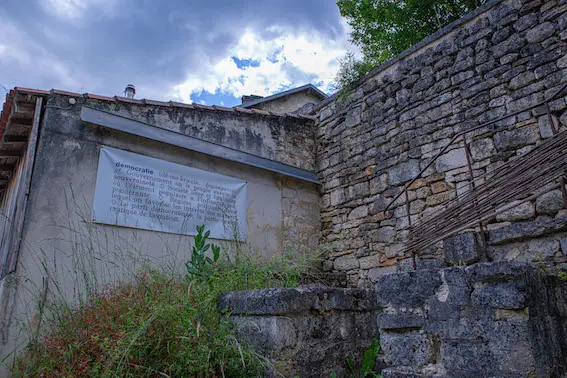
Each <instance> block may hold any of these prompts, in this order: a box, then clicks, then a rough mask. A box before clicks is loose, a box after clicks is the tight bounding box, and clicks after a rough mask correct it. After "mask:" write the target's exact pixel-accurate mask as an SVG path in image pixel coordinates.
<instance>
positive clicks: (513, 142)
mask: <svg viewBox="0 0 567 378" xmlns="http://www.w3.org/2000/svg"><path fill="white" fill-rule="evenodd" d="M538 139H539V132H538V130H537V129H536V128H534V127H530V126H527V127H522V128H520V129H515V130H511V131H507V130H505V131H500V132H498V133H496V134H494V146H495V147H496V149H497V150H498V151H505V150H508V149H513V148H518V147H523V146H525V145H527V144H532V143H535V142H537V140H538Z"/></svg>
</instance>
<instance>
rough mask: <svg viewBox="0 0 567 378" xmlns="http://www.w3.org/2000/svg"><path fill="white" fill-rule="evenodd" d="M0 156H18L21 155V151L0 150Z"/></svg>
mask: <svg viewBox="0 0 567 378" xmlns="http://www.w3.org/2000/svg"><path fill="white" fill-rule="evenodd" d="M0 157H3V158H19V157H22V151H15V150H10V151H0Z"/></svg>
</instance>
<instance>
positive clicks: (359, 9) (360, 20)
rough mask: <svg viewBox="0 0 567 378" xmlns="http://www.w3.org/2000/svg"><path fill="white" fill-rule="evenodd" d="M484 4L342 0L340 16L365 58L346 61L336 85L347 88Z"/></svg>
mask: <svg viewBox="0 0 567 378" xmlns="http://www.w3.org/2000/svg"><path fill="white" fill-rule="evenodd" d="M485 2H486V0H339V1H338V2H337V5H338V6H339V10H340V12H341V15H342V16H343V17H345V18H346V19H347V20H348V23H349V25H350V26H351V27H352V33H351V39H352V42H353V43H354V44H355V45H357V46H359V47H360V49H361V51H362V54H363V58H362V60H356V59H352V57H350V58H349V57H347V58H344V59H343V61H342V63H343V64H342V65H341V72H339V74H338V75H337V83H338V84H339V85H341V84H342V85H343V86H344V82H345V81H348V76H349V75H350V76H353V75H356V73H357V72H358V73H360V71H361V70H360V68H361V67H374V66H377V65H379V64H380V63H382V62H384V61H386V60H388V59H390V58H393V57H394V56H396V55H398V54H400V53H401V52H403V51H404V50H406V49H408V48H410V47H411V46H413V45H414V44H416V43H418V42H419V41H421V40H422V39H424V38H425V37H427V36H428V35H430V34H432V33H434V32H435V31H436V30H438V29H441V28H442V27H444V26H446V25H448V24H450V23H451V22H453V21H455V20H457V19H459V18H460V17H462V16H464V15H465V14H466V13H468V12H470V11H472V10H474V9H476V8H478V7H479V6H480V5H482V4H484V3H485ZM349 67H350V69H349ZM367 72H368V71H366V72H364V73H367ZM364 73H363V74H364ZM357 77H360V76H357Z"/></svg>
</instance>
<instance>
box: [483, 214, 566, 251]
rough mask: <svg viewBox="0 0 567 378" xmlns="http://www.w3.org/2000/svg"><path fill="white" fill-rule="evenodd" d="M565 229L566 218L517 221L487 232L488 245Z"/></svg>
mask: <svg viewBox="0 0 567 378" xmlns="http://www.w3.org/2000/svg"><path fill="white" fill-rule="evenodd" d="M566 230H567V218H555V219H546V220H533V221H525V222H517V223H513V224H511V225H508V226H504V227H501V228H498V229H495V230H491V231H489V232H488V242H489V244H490V245H500V244H507V243H513V242H518V241H522V240H525V239H531V238H536V237H540V236H543V235H546V234H553V233H556V232H559V231H566Z"/></svg>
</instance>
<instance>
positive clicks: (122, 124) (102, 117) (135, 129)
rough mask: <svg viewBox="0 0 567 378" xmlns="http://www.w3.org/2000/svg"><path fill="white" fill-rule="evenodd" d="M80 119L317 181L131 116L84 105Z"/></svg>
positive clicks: (293, 169)
mask: <svg viewBox="0 0 567 378" xmlns="http://www.w3.org/2000/svg"><path fill="white" fill-rule="evenodd" d="M81 120H82V121H83V122H87V123H91V124H94V125H99V126H103V127H107V128H110V129H113V130H118V131H122V132H125V133H128V134H133V135H137V136H140V137H143V138H147V139H151V140H155V141H158V142H163V143H167V144H170V145H173V146H178V147H182V148H186V149H188V150H192V151H197V152H200V153H203V154H206V155H211V156H215V157H218V158H221V159H225V160H230V161H235V162H238V163H242V164H246V165H250V166H252V167H256V168H261V169H265V170H267V171H271V172H276V173H279V174H282V175H284V176H290V177H295V178H297V179H300V180H303V181H308V182H312V183H315V184H319V181H318V180H317V176H316V175H315V173H314V172H311V171H307V170H305V169H301V168H297V167H294V166H291V165H288V164H283V163H280V162H277V161H274V160H270V159H266V158H263V157H261V156H257V155H252V154H249V153H247V152H243V151H239V150H236V149H234V148H230V147H226V146H222V145H220V144H216V143H212V142H209V141H206V140H203V139H199V138H195V137H191V136H188V135H185V134H181V133H177V132H175V131H171V130H166V129H163V128H161V127H158V126H155V125H151V124H148V123H144V122H140V121H135V120H133V119H131V118H127V117H123V116H119V115H116V114H113V113H108V112H105V111H102V110H98V109H94V108H91V107H89V106H83V107H82V108H81Z"/></svg>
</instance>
